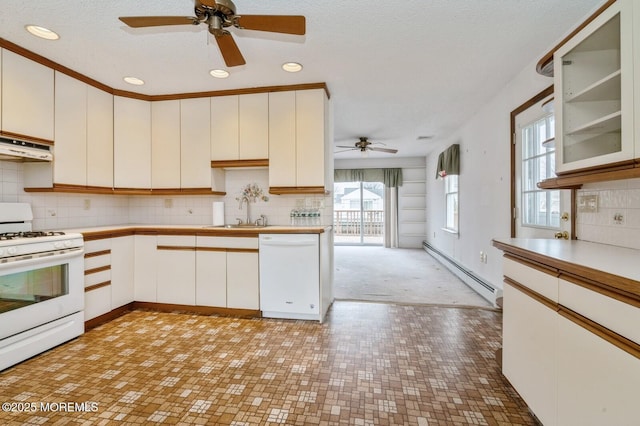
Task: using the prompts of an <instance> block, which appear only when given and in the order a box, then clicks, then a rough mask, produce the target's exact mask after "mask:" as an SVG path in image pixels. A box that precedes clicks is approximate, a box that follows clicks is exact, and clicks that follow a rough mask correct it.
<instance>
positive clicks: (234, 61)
mask: <svg viewBox="0 0 640 426" xmlns="http://www.w3.org/2000/svg"><path fill="white" fill-rule="evenodd" d="M215 37H216V42H217V43H218V47H219V48H220V53H222V57H223V58H224V63H225V64H227V66H228V67H236V66H238V65H244V64H246V62H245V60H244V58H243V57H242V53H240V49H238V45H237V44H236V42H235V40H234V39H233V37H232V36H231V34H229V33H225V34H222V35H217V36H215Z"/></svg>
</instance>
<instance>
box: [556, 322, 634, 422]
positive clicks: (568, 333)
mask: <svg viewBox="0 0 640 426" xmlns="http://www.w3.org/2000/svg"><path fill="white" fill-rule="evenodd" d="M638 389H640V360H639V359H638V358H636V357H634V356H633V355H631V354H629V353H627V352H625V351H623V350H622V349H619V348H618V347H616V346H614V345H612V344H611V343H609V342H608V341H606V340H604V339H603V338H601V337H600V336H596V335H595V334H593V333H592V332H590V331H588V330H586V329H584V328H583V327H581V326H579V325H578V324H576V323H574V322H573V321H570V320H568V319H566V318H564V317H560V318H559V320H558V424H560V425H581V426H587V425H594V426H598V425H631V424H637V422H638V419H640V404H638ZM545 424H546V423H545Z"/></svg>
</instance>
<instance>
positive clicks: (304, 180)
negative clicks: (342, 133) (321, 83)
mask: <svg viewBox="0 0 640 426" xmlns="http://www.w3.org/2000/svg"><path fill="white" fill-rule="evenodd" d="M325 108H326V96H325V92H324V90H322V89H315V90H300V91H297V92H296V176H297V186H324V180H325V176H324V174H325V173H324V172H325V142H326V136H327V135H326V133H325V120H326V116H325Z"/></svg>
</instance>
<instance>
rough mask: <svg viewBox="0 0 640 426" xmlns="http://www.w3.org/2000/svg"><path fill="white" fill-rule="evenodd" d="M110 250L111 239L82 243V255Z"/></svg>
mask: <svg viewBox="0 0 640 426" xmlns="http://www.w3.org/2000/svg"><path fill="white" fill-rule="evenodd" d="M110 248H111V239H109V238H105V239H102V240H91V241H85V242H84V253H85V254H90V253H93V252H96V251H103V250H109V249H110Z"/></svg>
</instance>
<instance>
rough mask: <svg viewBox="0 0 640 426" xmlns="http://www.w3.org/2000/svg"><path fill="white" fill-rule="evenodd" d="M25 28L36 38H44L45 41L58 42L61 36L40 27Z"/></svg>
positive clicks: (30, 26) (29, 26) (27, 26)
mask: <svg viewBox="0 0 640 426" xmlns="http://www.w3.org/2000/svg"><path fill="white" fill-rule="evenodd" d="M24 28H25V29H26V30H27V31H29V32H30V33H31V34H32V35H34V36H36V37H40V38H43V39H45V40H58V39H59V38H60V36H59V35H58V34H57V33H56V32H55V31H51V30H50V29H49V28H45V27H40V26H38V25H25V26H24Z"/></svg>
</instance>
